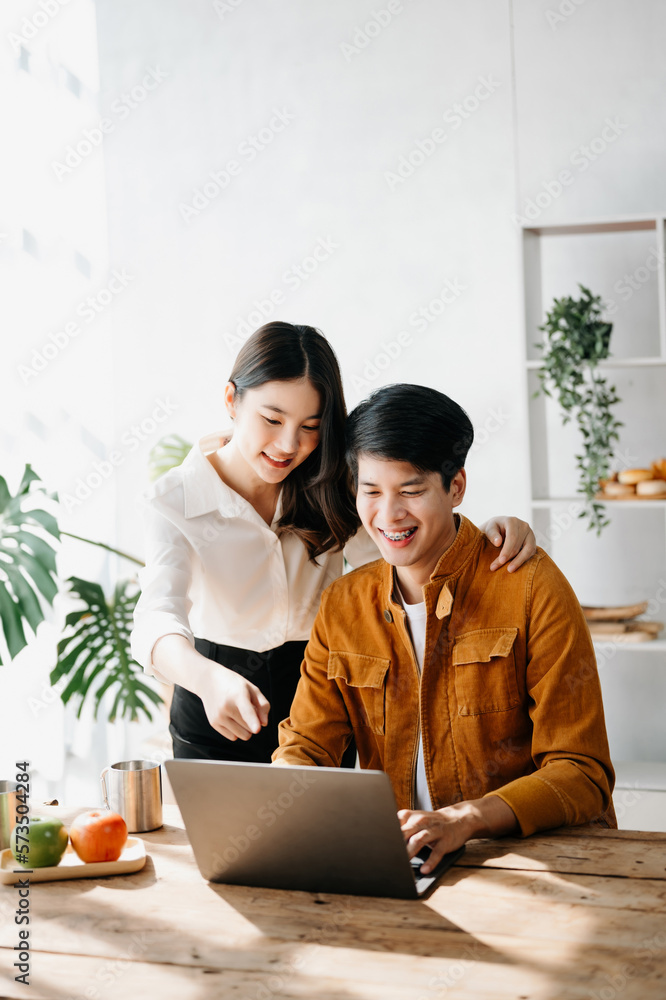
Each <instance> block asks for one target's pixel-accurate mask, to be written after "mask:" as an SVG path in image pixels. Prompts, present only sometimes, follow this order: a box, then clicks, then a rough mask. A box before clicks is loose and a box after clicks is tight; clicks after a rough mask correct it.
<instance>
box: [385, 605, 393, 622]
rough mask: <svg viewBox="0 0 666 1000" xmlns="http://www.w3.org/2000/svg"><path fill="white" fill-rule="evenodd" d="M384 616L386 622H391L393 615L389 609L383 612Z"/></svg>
mask: <svg viewBox="0 0 666 1000" xmlns="http://www.w3.org/2000/svg"><path fill="white" fill-rule="evenodd" d="M384 618H386V621H387V622H392V621H393V615H392V614H391V612H390V611H389V609H388V608H387V609H386V611H385V612H384Z"/></svg>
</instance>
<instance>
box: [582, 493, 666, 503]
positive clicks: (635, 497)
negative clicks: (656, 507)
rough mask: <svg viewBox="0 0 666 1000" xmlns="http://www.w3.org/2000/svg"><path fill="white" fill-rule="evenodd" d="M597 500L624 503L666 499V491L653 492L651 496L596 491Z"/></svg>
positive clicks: (595, 497)
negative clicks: (614, 494) (623, 495)
mask: <svg viewBox="0 0 666 1000" xmlns="http://www.w3.org/2000/svg"><path fill="white" fill-rule="evenodd" d="M594 499H595V500H603V501H604V503H623V502H624V501H625V500H666V493H652V494H651V495H649V496H640V495H639V494H638V493H631V494H628V495H627V496H625V497H612V496H609V495H608V493H595V495H594Z"/></svg>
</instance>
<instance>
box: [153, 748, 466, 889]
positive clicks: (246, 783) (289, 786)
mask: <svg viewBox="0 0 666 1000" xmlns="http://www.w3.org/2000/svg"><path fill="white" fill-rule="evenodd" d="M165 767H166V769H167V774H168V776H169V781H170V782H171V787H172V788H173V792H174V795H175V797H176V802H177V803H178V807H179V809H180V813H181V816H182V817H183V821H184V823H185V829H186V830H187V835H188V837H189V839H190V843H191V845H192V849H193V851H194V857H195V860H196V863H197V865H198V867H199V871H200V872H201V874H202V875H203V877H204V878H205V879H208V880H209V881H210V882H225V883H228V884H231V885H251V886H262V887H264V888H270V889H301V890H305V891H307V892H332V893H348V894H351V895H361V896H391V897H394V898H397V899H417V898H419V897H420V896H422V895H423V894H424V893H425V892H426V891H427V890H428V889H429V888H430V887H431V886H432V885H433V883H434V882H435V881H436V880H437V878H439V876H440V875H441V874H442V873H443V872H445V871H446V869H447V868H449V867H450V866H451V865H453V864H455V862H456V861H457V860H458V858H459V857H460V856H461V854H462V853H463V850H464V847H461V848H459V849H458V850H457V851H452V852H451V853H450V854H446V855H445V856H444V858H442V860H441V862H440V864H439V865H437V867H436V869H435V870H434V871H433V872H429V873H428V874H427V875H422V874H421V871H420V869H421V865H422V864H423V863H424V862H425V860H426V858H427V855H428V854H429V853H430V850H429V848H427V847H426V848H424V849H423V850H422V851H421V852H420V854H419V856H417V857H416V858H412V860H411V861H410V859H409V856H408V854H407V848H406V845H405V840H404V837H403V835H402V832H401V830H400V823H399V821H398V816H397V806H396V802H395V798H394V796H393V789H392V788H391V783H390V781H389V778H388V775H387V774H385V773H384V772H383V771H362V770H351V769H347V768H335V767H274V766H271V765H270V764H250V763H235V762H234V763H231V762H228V761H217V760H184V759H177V760H167V761H165Z"/></svg>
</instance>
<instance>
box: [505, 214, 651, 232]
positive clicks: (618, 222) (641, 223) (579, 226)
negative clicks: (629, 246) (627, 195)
mask: <svg viewBox="0 0 666 1000" xmlns="http://www.w3.org/2000/svg"><path fill="white" fill-rule="evenodd" d="M662 219H663V216H662V215H643V216H625V217H624V218H620V219H597V220H591V221H589V222H568V223H567V222H565V223H559V224H558V225H553V226H530V225H528V224H525V225H523V227H522V229H523V232H525V233H534V235H535V236H574V235H578V234H585V233H630V232H633V233H635V232H641V231H643V230H646V229H647V230H650V229H656V228H657V226H658V224H659V222H661V221H662Z"/></svg>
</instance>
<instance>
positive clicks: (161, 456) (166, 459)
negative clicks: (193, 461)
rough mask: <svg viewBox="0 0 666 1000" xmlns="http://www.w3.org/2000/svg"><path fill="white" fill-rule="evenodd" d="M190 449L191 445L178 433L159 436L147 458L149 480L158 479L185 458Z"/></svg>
mask: <svg viewBox="0 0 666 1000" xmlns="http://www.w3.org/2000/svg"><path fill="white" fill-rule="evenodd" d="M191 450H192V445H191V444H190V442H189V441H186V440H185V439H184V438H182V437H181V436H180V434H167V435H166V437H163V438H160V440H159V441H158V442H157V444H156V445H155V446H154V447H153V448H151V449H150V456H149V458H148V473H149V475H150V478H151V480H155V479H158V478H159V477H160V476H162V475H164V473H165V472H168V471H169V469H173V468H175V467H176V466H177V465H180V464H181V462H183V461H184V460H185V458H187V455H188V454H189V452H190V451H191Z"/></svg>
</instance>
